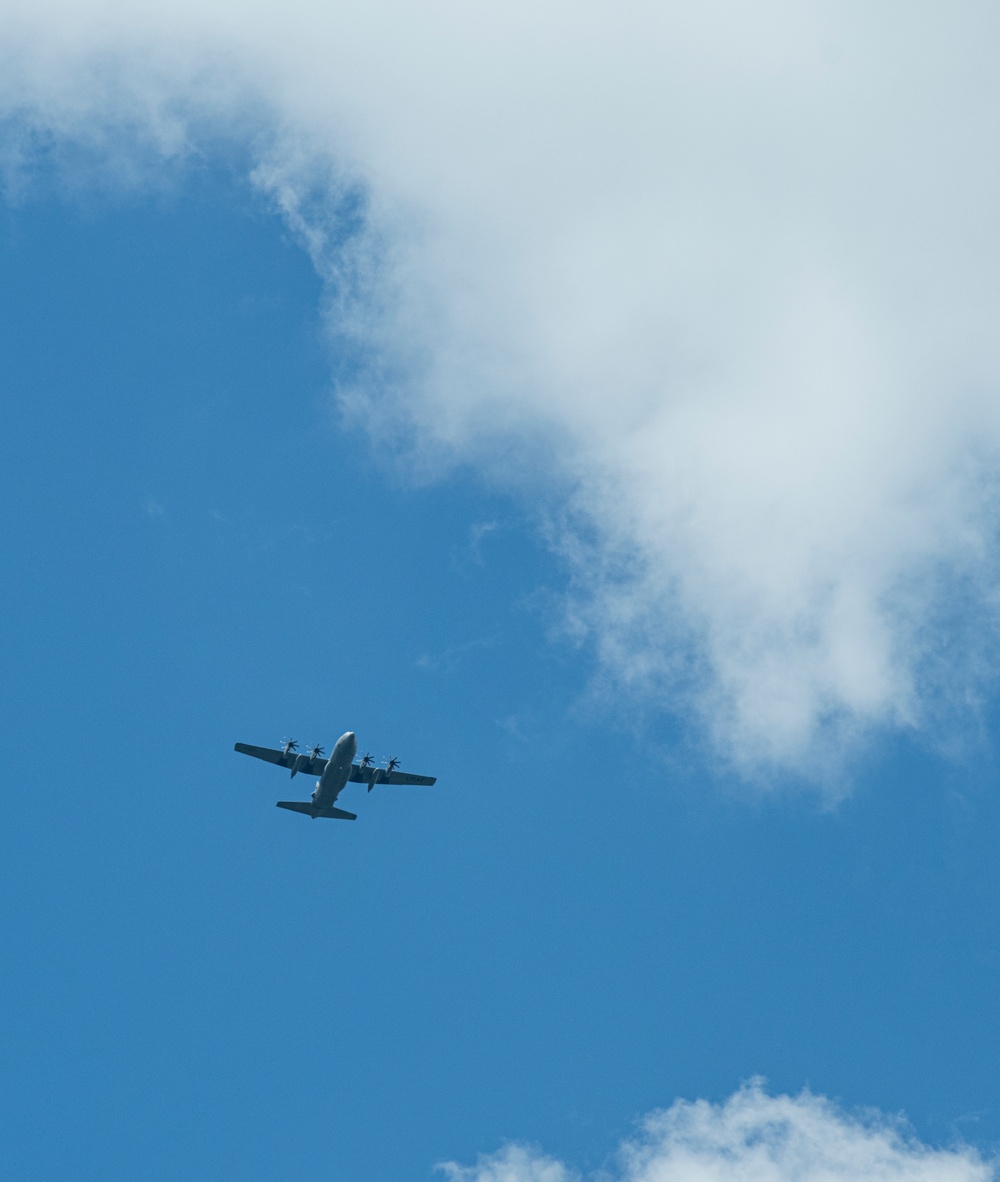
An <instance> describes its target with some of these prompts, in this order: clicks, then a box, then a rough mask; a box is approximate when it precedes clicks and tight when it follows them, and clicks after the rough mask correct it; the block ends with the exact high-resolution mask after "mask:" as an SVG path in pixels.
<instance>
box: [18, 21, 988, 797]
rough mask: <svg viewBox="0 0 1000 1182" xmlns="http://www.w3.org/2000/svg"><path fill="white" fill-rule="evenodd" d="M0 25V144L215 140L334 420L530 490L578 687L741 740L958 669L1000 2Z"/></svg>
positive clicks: (977, 413)
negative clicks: (580, 658)
mask: <svg viewBox="0 0 1000 1182" xmlns="http://www.w3.org/2000/svg"><path fill="white" fill-rule="evenodd" d="M0 43H2V44H3V45H4V46H5V47H6V51H5V54H4V57H5V60H4V61H3V62H0V65H2V66H3V69H2V70H0V77H2V79H3V81H2V83H0V101H2V103H3V105H4V107H5V109H6V110H7V111H8V112H10V113H12V114H13V115H14V124H12V126H14V125H16V126H20V127H22V128H23V127H25V126H30V127H32V128H33V129H34V133H33V138H32V137H29V138H27V139H25V138H23V137H22V138H21V139H20V140H19V141H15V139H14V138H13V137H8V144H9V145H13V144H15V142H16V143H17V144H18V145H19V147H18V151H17V152H15V151H14V150H13V148H10V147H9V148H8V153H7V155H8V163H9V165H10V166H11V167H12V168H13V167H15V166H16V165H17V164H18V163H19V161H28V162H30V160H31V158H32V153H33V152H37V149H38V144H39V142H40V140H41V141H42V142H44V143H45V144H49V143H54V144H56V145H59V144H65V143H76V144H79V143H80V142H81V141H82V142H84V143H86V144H88V145H89V146H90V147H91V148H92V149H94V150H96V152H97V153H98V154H99V155H101V156H102V157H109V156H110V157H111V158H112V159H113V162H114V164H115V166H116V167H117V169H118V170H119V171H123V170H124V171H128V172H130V175H134V173H135V170H136V169H137V168H138V169H141V167H142V165H143V161H144V160H146V159H148V158H149V157H152V156H167V157H184V156H185V155H186V154H190V153H192V152H197V151H210V150H211V144H212V143H213V142H217V141H218V137H220V136H228V137H235V138H236V139H238V140H240V141H242V142H243V143H249V144H250V145H251V147H252V150H253V152H254V153H255V157H256V171H255V173H254V175H255V178H256V181H257V183H258V184H259V185H260V186H261V187H262V188H265V189H266V190H268V191H269V192H270V193H271V194H272V195H273V197H274V199H275V200H276V201H278V203H279V204H280V205H281V207H282V208H283V209H284V211H285V214H286V216H287V217H288V218H289V220H290V221H291V222H292V224H293V225H295V226H296V228H297V229H298V230H299V232H300V233H301V234H302V235H303V238H304V240H305V241H306V243H307V245H308V246H309V248H310V250H311V251H312V253H313V257H314V259H315V260H316V262H317V265H318V266H319V267H320V268H321V269H322V271H323V272H324V274H325V275H326V276H327V278H328V279H329V280H330V287H331V317H332V318H333V320H334V322H335V326H336V329H337V330H338V331H339V332H340V333H341V334H343V335H344V337H345V338H349V339H351V340H352V341H353V342H354V343H355V344H356V345H357V346H358V348H359V349H362V350H363V351H364V353H365V356H366V357H367V358H368V361H369V368H368V370H367V372H366V375H365V379H364V381H363V382H361V383H359V384H358V385H357V386H356V387H355V388H353V389H350V390H343V391H342V392H341V394H342V398H343V401H344V405H345V407H346V408H347V410H348V412H349V413H351V414H356V415H360V416H362V417H363V418H364V420H365V421H366V422H367V423H368V424H369V425H370V426H371V428H372V429H373V430H374V431H375V432H377V433H380V434H383V435H388V436H389V437H391V438H394V439H396V440H397V441H400V440H411V439H413V440H415V441H416V450H417V452H418V454H419V455H420V456H422V457H423V462H424V463H425V464H426V465H427V467H428V468H432V467H433V466H434V465H435V464H437V463H441V462H453V461H458V462H470V463H473V464H477V465H482V466H483V467H485V468H487V469H488V470H489V474H490V476H491V478H493V479H496V478H499V479H502V480H506V481H509V482H510V483H511V484H512V485H515V486H517V487H522V488H523V487H525V486H527V487H529V488H530V489H531V490H532V493H533V495H540V496H541V497H542V498H543V499H544V501H545V505H546V512H547V513H548V515H549V517H550V519H551V521H552V522H553V523H554V524H553V531H554V532H553V537H554V540H555V544H556V545H558V546H559V547H560V548H561V549H562V551H563V553H564V554H565V555H566V557H567V560H568V561H569V562H570V563H571V564H572V569H573V586H574V588H575V594H574V603H573V608H572V613H571V615H572V618H573V620H574V622H575V624H576V626H577V627H578V628H579V629H580V630H581V631H582V632H584V633H585V634H586V635H588V636H591V637H593V639H594V641H595V643H596V647H597V651H598V652H599V654H600V657H601V661H602V663H603V666H604V668H605V669H606V670H607V671H608V672H609V674H610V675H611V677H612V679H613V680H614V683H615V684H616V685H619V686H620V685H625V686H629V687H631V688H632V689H633V690H634V691H635V692H636V693H638V694H640V695H642V696H643V697H644V698H646V699H649V698H652V699H653V700H656V701H659V702H660V703H662V704H664V705H666V706H667V707H668V708H671V709H678V710H680V711H681V712H682V713H684V714H686V715H688V716H692V715H693V716H696V717H698V718H699V719H700V720H701V722H702V724H703V726H704V728H705V729H706V731H707V733H708V734H709V735H710V736H711V738H712V741H713V743H714V746H715V748H716V750H717V751H718V752H720V753H721V754H722V755H723V756H724V757H727V758H729V759H731V760H733V761H734V763H735V764H736V765H737V766H738V767H739V768H741V769H742V770H743V771H745V772H747V773H748V774H758V773H762V772H763V773H765V774H766V773H767V772H768V771H769V770H773V769H775V768H777V769H784V770H788V769H791V770H793V771H801V770H803V769H805V768H808V767H809V766H811V765H812V764H814V763H815V762H816V761H817V759H819V758H821V757H822V758H823V759H828V758H830V757H831V756H832V755H833V753H834V752H839V751H842V750H843V749H844V748H845V746H846V747H850V745H851V744H852V742H853V741H854V740H855V739H857V738H858V737H860V736H863V735H864V734H865V733H866V732H868V731H870V730H871V729H872V728H877V727H882V726H903V727H912V726H922V725H927V723H928V720H929V719H930V718H931V717H932V716H933V715H934V714H935V713H936V712H938V711H939V710H940V709H941V703H942V701H944V700H950V701H952V702H958V703H962V702H964V701H965V700H966V699H967V697H968V696H969V694H970V693H971V692H972V691H973V690H974V689H975V687H976V685H977V678H979V676H980V674H981V669H982V666H983V665H984V664H985V663H986V661H985V654H987V653H988V652H989V651H990V646H991V645H992V644H993V643H994V609H995V602H994V600H995V597H994V591H993V588H994V585H995V562H996V540H995V534H996V510H997V487H996V480H995V477H994V472H995V471H996V467H997V459H998V453H1000V400H998V389H1000V332H998V331H997V328H998V315H1000V230H998V228H997V221H996V215H995V211H996V209H997V207H998V199H1000V149H998V147H997V146H996V142H995V135H994V128H995V126H996V123H997V116H998V114H1000V75H998V73H997V71H996V69H995V56H996V49H997V47H998V44H1000V14H998V13H997V11H996V9H995V6H990V5H987V4H985V3H981V2H979V0H929V2H928V3H925V4H922V5H919V6H916V7H915V6H913V5H912V4H903V3H901V2H900V0H889V2H887V3H885V4H881V5H878V6H872V5H869V4H861V3H860V2H857V0H825V2H819V0H813V2H811V3H810V2H808V0H806V2H803V0H794V2H793V0H761V3H758V4H755V5H746V4H742V3H739V2H738V0H697V2H696V0H674V2H673V3H663V4H650V3H646V2H640V0H620V2H619V3H615V4H613V5H612V4H610V3H595V2H589V3H586V2H585V3H579V2H577V3H573V4H569V3H567V2H564V0H544V2H541V3H539V2H538V0H534V2H531V3H529V2H528V0H507V2H505V3H502V4H501V3H499V2H490V3H486V2H481V3H478V4H475V5H470V4H467V3H461V4H460V3H458V2H457V0H434V2H431V0H425V2H423V3H421V4H418V5H413V4H402V3H400V2H399V0H371V2H369V3H366V4H364V5H362V4H359V3H352V4H340V5H336V4H323V5H320V4H315V3H309V2H307V0H285V2H283V3H281V4H280V5H279V4H278V3H276V0H259V2H257V3H245V2H241V3H239V4H236V3H235V2H229V0H225V2H223V0H215V2H214V3H211V4H205V3H198V4H195V3H193V0H176V2H175V3H173V4H171V5H170V6H166V5H163V4H160V3H145V4H144V3H120V2H119V3H110V2H105V3H100V2H98V0H85V2H80V0H75V2H74V3H72V4H70V3H69V2H68V0H31V3H30V4H27V3H23V4H22V3H18V2H14V0H8V3H6V5H5V6H4V9H3V11H2V12H0ZM123 144H127V145H128V148H127V150H126V148H124V147H123V146H122V145H123ZM360 192H363V193H364V200H365V205H364V209H365V222H364V227H363V228H362V229H361V230H357V231H356V232H354V233H353V234H352V235H351V236H350V238H349V241H348V242H345V240H344V233H345V230H344V227H345V225H346V222H345V216H346V213H345V211H350V210H351V209H352V208H354V207H353V206H352V204H351V203H352V201H353V200H354V198H355V197H356V195H357V194H358V193H360ZM355 204H356V202H355ZM355 220H356V219H355ZM959 594H960V596H961V605H962V607H961V611H956V610H955V609H954V603H955V600H956V596H957V595H959ZM960 625H964V631H963V627H961V626H960ZM967 637H968V638H971V639H968V640H967Z"/></svg>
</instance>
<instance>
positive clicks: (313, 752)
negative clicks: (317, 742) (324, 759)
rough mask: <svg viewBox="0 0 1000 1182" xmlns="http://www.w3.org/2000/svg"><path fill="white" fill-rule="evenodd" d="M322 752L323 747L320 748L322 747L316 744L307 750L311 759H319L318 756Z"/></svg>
mask: <svg viewBox="0 0 1000 1182" xmlns="http://www.w3.org/2000/svg"><path fill="white" fill-rule="evenodd" d="M322 754H323V748H322V747H319V746H317V747H313V748H312V749H311V750H310V752H309V757H310V758H311V759H319V757H320V756H321V755H322Z"/></svg>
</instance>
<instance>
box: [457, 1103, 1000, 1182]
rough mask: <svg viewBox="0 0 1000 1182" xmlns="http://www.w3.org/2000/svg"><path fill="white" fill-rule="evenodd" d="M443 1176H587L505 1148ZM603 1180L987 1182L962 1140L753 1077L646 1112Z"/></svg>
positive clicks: (478, 1180) (982, 1164)
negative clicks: (769, 1086) (910, 1130)
mask: <svg viewBox="0 0 1000 1182" xmlns="http://www.w3.org/2000/svg"><path fill="white" fill-rule="evenodd" d="M438 1169H439V1170H440V1171H441V1173H442V1174H443V1175H444V1176H445V1178H447V1179H448V1182H584V1178H583V1176H581V1175H580V1174H578V1173H577V1172H575V1171H573V1170H572V1169H570V1168H569V1167H568V1166H566V1165H565V1164H564V1163H563V1162H560V1161H558V1160H557V1159H555V1158H551V1157H548V1156H546V1155H545V1154H544V1153H542V1152H541V1151H539V1150H535V1149H531V1148H529V1147H525V1146H522V1145H509V1146H507V1147H505V1148H504V1149H502V1150H500V1151H499V1152H498V1153H495V1154H492V1155H487V1156H483V1157H481V1158H480V1159H479V1161H478V1162H477V1163H476V1164H475V1165H471V1166H462V1165H459V1164H458V1163H456V1162H446V1163H443V1164H442V1165H440V1166H439V1167H438ZM593 1177H594V1178H595V1179H596V1178H599V1179H601V1182H990V1180H991V1179H994V1178H995V1177H996V1174H995V1168H994V1165H993V1164H992V1163H990V1162H987V1161H985V1160H984V1159H983V1158H982V1157H980V1155H979V1154H977V1153H976V1152H975V1151H974V1150H971V1149H967V1148H965V1147H961V1146H959V1147H956V1148H947V1149H935V1148H931V1147H929V1146H927V1145H924V1144H922V1143H921V1142H919V1141H916V1140H914V1139H913V1138H912V1137H910V1136H908V1135H907V1133H906V1130H905V1128H903V1127H902V1126H901V1125H900V1124H899V1123H898V1122H891V1121H886V1120H885V1119H884V1118H880V1117H872V1116H870V1115H869V1117H868V1119H865V1120H859V1119H857V1118H855V1117H852V1116H850V1115H849V1114H848V1113H846V1112H844V1111H843V1110H841V1109H839V1108H838V1107H837V1106H835V1105H834V1104H832V1103H830V1101H828V1100H825V1099H823V1098H822V1097H820V1096H814V1095H811V1094H810V1093H808V1092H804V1093H802V1094H801V1095H799V1096H770V1095H768V1094H767V1092H765V1091H764V1089H763V1087H762V1086H761V1084H760V1083H759V1082H758V1081H755V1082H752V1083H750V1084H748V1085H746V1086H745V1087H743V1088H741V1089H740V1090H739V1091H738V1092H736V1093H735V1094H734V1095H733V1096H731V1097H730V1098H729V1099H728V1100H726V1101H724V1102H723V1103H721V1104H710V1103H709V1102H708V1101H705V1100H698V1101H695V1102H693V1103H692V1102H689V1101H683V1100H678V1101H677V1102H676V1103H675V1104H674V1105H673V1106H672V1107H670V1108H668V1109H665V1110H664V1111H661V1112H655V1113H652V1114H651V1115H650V1116H648V1117H646V1119H645V1120H644V1121H643V1122H642V1124H641V1127H640V1133H639V1135H638V1136H637V1137H636V1138H635V1139H633V1140H631V1141H628V1142H626V1143H625V1144H624V1145H623V1146H622V1147H621V1149H620V1150H619V1152H618V1154H617V1161H616V1165H615V1167H614V1168H612V1169H611V1170H602V1171H600V1173H598V1174H596V1175H593Z"/></svg>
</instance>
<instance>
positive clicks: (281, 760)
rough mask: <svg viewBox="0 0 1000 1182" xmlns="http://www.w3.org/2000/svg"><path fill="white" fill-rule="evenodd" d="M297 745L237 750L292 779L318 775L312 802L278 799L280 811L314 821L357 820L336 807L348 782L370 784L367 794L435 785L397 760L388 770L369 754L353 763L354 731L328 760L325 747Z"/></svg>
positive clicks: (239, 747) (432, 778)
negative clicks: (378, 788) (385, 787)
mask: <svg viewBox="0 0 1000 1182" xmlns="http://www.w3.org/2000/svg"><path fill="white" fill-rule="evenodd" d="M298 746H299V745H298V743H296V742H295V740H294V739H288V740H286V741H285V743H284V745H283V746H282V747H281V748H280V749H277V750H276V749H275V748H273V747H253V746H251V745H250V744H249V743H237V744H236V748H235V750H237V751H239V752H240V753H241V754H242V755H252V756H253V757H254V758H255V759H264V760H266V761H267V762H268V763H276V764H278V766H279V767H287V768H288V769H289V770H290V771H291V773H292V779H293V780H294V779H295V777H296V776H297V775H298V774H299V772H305V773H306V774H308V775H310V776H317V777H318V779H317V780H316V787H315V789H314V790H313V794H312V798H311V799H310V800H279V801H278V808H279V809H291V810H292V812H295V813H305V815H306V816H307V817H312V819H313V820H314V821H315V820H316V818H317V817H334V818H335V819H336V820H338V821H356V820H357V819H358V815H357V813H348V812H346V811H345V810H344V809H338V808H334V802H335V801H336V799H337V797H338V796H339V795H340V794H341V792H343V790H344V788H345V787H346V786H347V785H348V784H349V783H356V784H367V785H368V791H369V792H371V790H372V789H373V788H374V787H375V785H376V784H427V785H430V784H434V783H436V781H437V777H436V776H414V775H411V774H410V773H409V772H401V771H398V770H397V769H398V768H399V760H398V759H390V760H389V761H388V763H387V764H386V766H385V767H376V766H375V763H374V761H373V760H372V757H371V756H370V755H367V754H366V755H364V756H362V758H361V762H360V763H355V762H354V757H355V755H357V753H358V739H357V735H355V733H354V731H348V732H347V733H346V734H344V735H341V736H340V738H339V739H338V740H337V742H336V744H335V745H334V748H333V751H332V752H331V754H330V758H329V759H324V758H323V748H322V747H313V748H312V750H311V751H310V752H309V753H308V754H305V753H302V752H298Z"/></svg>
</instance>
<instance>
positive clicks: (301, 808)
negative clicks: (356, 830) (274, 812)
mask: <svg viewBox="0 0 1000 1182" xmlns="http://www.w3.org/2000/svg"><path fill="white" fill-rule="evenodd" d="M278 808H279V809H291V810H292V812H293V813H305V815H306V816H307V817H312V819H313V820H314V821H315V820H316V818H317V817H333V818H334V819H335V820H337V821H356V820H357V819H358V814H357V813H348V812H346V811H345V810H344V809H335V808H326V809H321V808H317V807H316V805H314V804H312V803H311V802H310V801H308V800H279V801H278Z"/></svg>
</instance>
